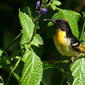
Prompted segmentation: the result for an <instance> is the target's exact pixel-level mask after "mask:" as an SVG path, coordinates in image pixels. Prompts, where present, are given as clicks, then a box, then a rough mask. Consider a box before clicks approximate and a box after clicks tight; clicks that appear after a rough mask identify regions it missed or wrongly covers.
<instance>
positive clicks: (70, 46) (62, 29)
mask: <svg viewBox="0 0 85 85" xmlns="http://www.w3.org/2000/svg"><path fill="white" fill-rule="evenodd" d="M44 20H45V21H50V22H53V23H54V25H55V27H56V33H55V35H54V36H53V39H54V43H55V46H56V48H57V50H58V51H59V52H60V53H61V54H62V55H63V56H71V57H72V56H78V55H79V54H80V53H85V47H84V46H83V45H82V44H81V42H80V41H79V40H78V39H77V38H76V37H75V36H74V35H73V34H72V31H71V28H70V25H69V23H68V22H67V20H64V19H44Z"/></svg>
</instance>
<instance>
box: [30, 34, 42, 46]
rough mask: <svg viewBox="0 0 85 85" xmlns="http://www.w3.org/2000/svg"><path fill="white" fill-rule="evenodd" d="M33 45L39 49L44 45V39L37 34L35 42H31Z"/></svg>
mask: <svg viewBox="0 0 85 85" xmlns="http://www.w3.org/2000/svg"><path fill="white" fill-rule="evenodd" d="M31 44H32V45H34V46H37V47H39V45H42V44H43V40H42V37H41V36H40V35H39V34H35V36H34V39H33V41H32V42H31Z"/></svg>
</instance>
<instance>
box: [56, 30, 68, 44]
mask: <svg viewBox="0 0 85 85" xmlns="http://www.w3.org/2000/svg"><path fill="white" fill-rule="evenodd" d="M65 37H66V32H65V31H62V30H60V29H57V30H56V40H57V41H58V42H59V43H60V44H63V43H64V39H65Z"/></svg>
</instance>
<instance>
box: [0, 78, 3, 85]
mask: <svg viewBox="0 0 85 85" xmlns="http://www.w3.org/2000/svg"><path fill="white" fill-rule="evenodd" d="M0 85H4V81H3V79H2V77H1V76H0Z"/></svg>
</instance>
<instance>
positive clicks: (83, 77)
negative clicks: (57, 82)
mask: <svg viewBox="0 0 85 85" xmlns="http://www.w3.org/2000/svg"><path fill="white" fill-rule="evenodd" d="M70 69H71V72H72V77H73V78H72V77H71V76H70V77H69V82H68V85H85V58H80V59H78V60H76V62H75V63H74V64H72V65H71V67H70ZM70 78H71V79H70Z"/></svg>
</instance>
